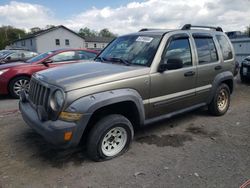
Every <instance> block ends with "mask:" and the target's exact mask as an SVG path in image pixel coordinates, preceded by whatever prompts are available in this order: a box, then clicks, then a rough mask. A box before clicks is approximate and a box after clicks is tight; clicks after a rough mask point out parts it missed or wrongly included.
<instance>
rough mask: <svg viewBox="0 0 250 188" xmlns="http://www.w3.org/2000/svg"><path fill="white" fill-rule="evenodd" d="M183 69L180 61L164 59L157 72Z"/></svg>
mask: <svg viewBox="0 0 250 188" xmlns="http://www.w3.org/2000/svg"><path fill="white" fill-rule="evenodd" d="M182 67H183V63H182V60H181V59H164V62H162V63H161V64H160V66H159V69H158V71H159V72H164V71H166V70H175V69H180V68H182Z"/></svg>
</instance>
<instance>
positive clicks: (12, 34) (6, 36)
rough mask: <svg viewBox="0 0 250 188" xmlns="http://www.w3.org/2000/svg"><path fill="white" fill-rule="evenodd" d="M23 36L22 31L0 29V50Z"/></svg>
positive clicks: (9, 27)
mask: <svg viewBox="0 0 250 188" xmlns="http://www.w3.org/2000/svg"><path fill="white" fill-rule="evenodd" d="M25 34H26V33H25V31H24V30H23V29H18V28H14V27H12V26H2V27H0V50H2V49H4V48H5V47H6V46H7V45H10V44H11V42H12V41H14V40H17V39H20V38H22V37H23V36H24V35H25Z"/></svg>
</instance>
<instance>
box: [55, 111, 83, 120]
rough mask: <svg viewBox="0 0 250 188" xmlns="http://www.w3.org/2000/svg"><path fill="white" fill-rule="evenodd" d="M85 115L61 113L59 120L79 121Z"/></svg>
mask: <svg viewBox="0 0 250 188" xmlns="http://www.w3.org/2000/svg"><path fill="white" fill-rule="evenodd" d="M82 115H83V114H79V113H72V112H61V113H60V115H59V118H60V119H61V120H65V121H78V120H80V119H81V117H82Z"/></svg>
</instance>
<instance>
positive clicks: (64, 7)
mask: <svg viewBox="0 0 250 188" xmlns="http://www.w3.org/2000/svg"><path fill="white" fill-rule="evenodd" d="M185 23H191V24H197V25H213V26H221V27H222V28H223V29H224V30H225V31H230V30H245V28H246V26H249V25H250V0H138V1H136V0H135V1H133V0H127V1H126V0H113V1H111V0H109V1H107V0H92V1H85V0H43V1H39V0H21V1H8V0H1V2H0V24H2V25H12V26H16V27H19V28H24V29H29V28H31V27H35V26H38V27H45V26H46V25H49V24H53V25H61V24H62V25H65V26H67V27H69V28H70V29H73V30H76V31H78V30H79V28H82V27H89V28H91V29H94V30H100V29H103V28H109V29H110V30H111V31H112V32H114V33H116V34H124V33H128V32H134V31H137V30H139V29H140V28H145V27H149V28H169V29H173V28H179V27H180V26H182V25H183V24H185Z"/></svg>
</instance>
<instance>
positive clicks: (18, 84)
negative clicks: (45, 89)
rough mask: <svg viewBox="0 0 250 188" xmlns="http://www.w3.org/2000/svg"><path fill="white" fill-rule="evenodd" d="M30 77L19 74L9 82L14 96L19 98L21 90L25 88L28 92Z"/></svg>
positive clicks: (11, 93)
mask: <svg viewBox="0 0 250 188" xmlns="http://www.w3.org/2000/svg"><path fill="white" fill-rule="evenodd" d="M29 83H30V78H29V77H27V76H19V77H16V78H14V79H13V80H11V81H10V83H9V92H10V95H11V96H12V97H13V98H16V99H18V98H19V92H20V91H21V90H25V92H26V93H27V92H28V91H29Z"/></svg>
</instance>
